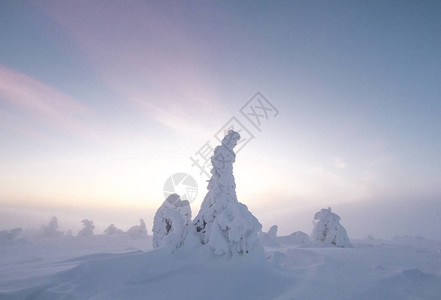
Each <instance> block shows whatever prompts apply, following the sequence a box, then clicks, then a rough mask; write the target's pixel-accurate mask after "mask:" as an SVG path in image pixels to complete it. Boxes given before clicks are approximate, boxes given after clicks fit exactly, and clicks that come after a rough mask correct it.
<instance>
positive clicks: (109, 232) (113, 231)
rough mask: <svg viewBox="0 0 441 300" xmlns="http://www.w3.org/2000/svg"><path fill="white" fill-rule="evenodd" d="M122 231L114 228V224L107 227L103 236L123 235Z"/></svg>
mask: <svg viewBox="0 0 441 300" xmlns="http://www.w3.org/2000/svg"><path fill="white" fill-rule="evenodd" d="M123 233H124V231H122V230H121V229H119V228H116V226H115V225H114V224H110V225H109V227H107V228H106V230H104V234H106V235H115V234H123Z"/></svg>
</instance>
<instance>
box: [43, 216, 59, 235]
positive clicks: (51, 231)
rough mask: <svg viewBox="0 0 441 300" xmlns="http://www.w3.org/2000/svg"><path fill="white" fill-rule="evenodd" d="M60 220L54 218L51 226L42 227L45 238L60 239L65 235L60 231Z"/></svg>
mask: <svg viewBox="0 0 441 300" xmlns="http://www.w3.org/2000/svg"><path fill="white" fill-rule="evenodd" d="M57 229H58V219H57V217H52V219H51V221H50V222H49V225H42V226H41V228H40V231H41V235H42V236H44V237H60V236H62V235H63V232H62V231H58V230H57Z"/></svg>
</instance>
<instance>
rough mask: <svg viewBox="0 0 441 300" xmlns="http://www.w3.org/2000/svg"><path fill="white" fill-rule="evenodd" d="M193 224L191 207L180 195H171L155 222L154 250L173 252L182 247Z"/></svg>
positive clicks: (159, 211)
mask: <svg viewBox="0 0 441 300" xmlns="http://www.w3.org/2000/svg"><path fill="white" fill-rule="evenodd" d="M190 222H191V207H190V203H189V202H188V201H187V200H184V201H182V200H181V198H180V196H179V195H178V194H171V195H170V196H168V197H167V199H165V201H164V203H163V204H162V205H161V207H159V209H158V210H157V212H156V214H155V218H154V221H153V248H159V247H162V246H167V247H170V248H171V250H172V251H174V250H175V249H177V248H179V247H181V246H182V245H183V243H184V242H185V239H186V237H187V231H188V226H189V225H190Z"/></svg>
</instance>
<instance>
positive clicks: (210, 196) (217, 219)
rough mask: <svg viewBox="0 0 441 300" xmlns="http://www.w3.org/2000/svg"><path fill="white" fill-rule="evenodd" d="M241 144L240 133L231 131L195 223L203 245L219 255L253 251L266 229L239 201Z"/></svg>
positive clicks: (219, 150)
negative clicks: (238, 147) (235, 165)
mask: <svg viewBox="0 0 441 300" xmlns="http://www.w3.org/2000/svg"><path fill="white" fill-rule="evenodd" d="M239 140H240V135H239V133H237V132H235V131H233V130H230V131H228V134H227V135H226V136H225V137H224V138H223V140H222V145H220V146H217V147H216V149H215V150H214V155H213V157H212V158H211V163H212V166H213V168H212V170H211V175H212V177H211V179H210V181H209V183H208V193H207V195H206V196H205V198H204V201H203V202H202V205H201V209H200V211H199V213H198V215H197V216H196V218H195V219H194V221H193V224H194V226H195V229H196V234H197V235H198V236H199V238H200V241H201V242H202V243H203V244H207V245H208V246H209V247H211V248H212V249H213V250H214V253H216V254H219V255H221V254H235V253H240V254H245V253H248V252H249V251H251V250H253V249H254V248H255V247H257V245H258V239H259V232H260V230H261V228H262V225H261V224H260V223H259V221H258V220H257V218H256V217H254V216H253V214H252V213H251V212H250V211H249V210H248V208H247V206H246V205H244V204H242V203H240V202H238V200H237V196H236V183H235V181H234V175H233V163H234V162H235V159H236V154H235V153H234V152H233V149H234V147H235V146H236V145H237V143H238V141H239Z"/></svg>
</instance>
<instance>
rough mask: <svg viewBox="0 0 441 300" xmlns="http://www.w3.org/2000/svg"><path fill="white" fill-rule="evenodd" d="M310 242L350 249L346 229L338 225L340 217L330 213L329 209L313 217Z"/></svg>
mask: <svg viewBox="0 0 441 300" xmlns="http://www.w3.org/2000/svg"><path fill="white" fill-rule="evenodd" d="M311 242H312V243H317V242H318V243H321V244H323V245H333V246H336V247H351V243H350V241H349V238H348V234H347V233H346V229H344V227H343V226H342V225H341V224H340V217H339V216H338V215H336V214H335V213H333V212H331V208H330V207H329V208H328V209H322V210H320V211H319V212H317V213H316V214H315V215H314V221H313V229H312V233H311Z"/></svg>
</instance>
